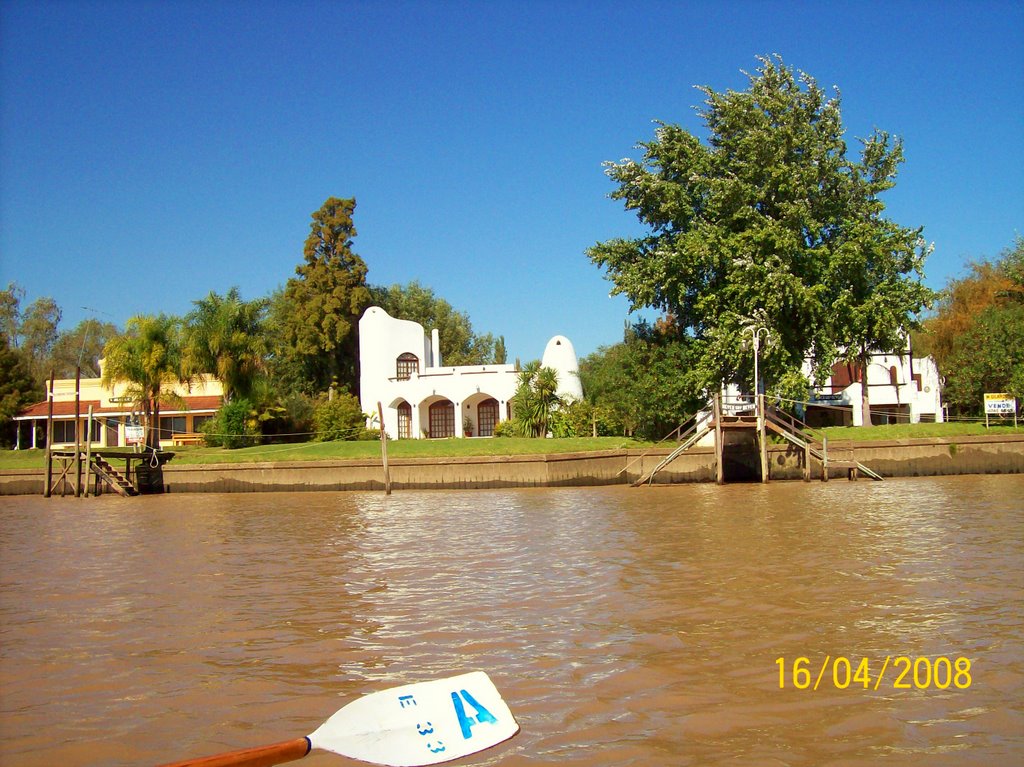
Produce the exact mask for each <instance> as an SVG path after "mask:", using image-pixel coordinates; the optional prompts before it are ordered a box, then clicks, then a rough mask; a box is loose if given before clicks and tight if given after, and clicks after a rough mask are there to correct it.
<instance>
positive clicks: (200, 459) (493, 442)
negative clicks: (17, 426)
mask: <svg viewBox="0 0 1024 767" xmlns="http://www.w3.org/2000/svg"><path fill="white" fill-rule="evenodd" d="M651 444H652V443H649V442H639V441H637V440H633V439H629V438H627V437H576V438H571V439H525V438H515V437H510V438H504V437H503V438H501V439H403V440H398V441H394V440H392V441H390V442H388V457H389V458H443V457H446V456H450V457H461V456H473V455H480V456H492V455H530V454H538V453H580V452H592V451H596V450H618V449H621V448H627V447H644V446H649V445H651ZM171 452H173V453H174V463H175V464H210V463H249V462H258V461H331V460H338V459H346V458H370V459H379V458H380V442H378V441H376V440H374V441H369V442H305V443H301V444H295V445H260V446H258V447H245V448H239V449H238V450H225V449H223V448H219V447H195V446H186V447H177V448H173V449H172V450H171ZM45 466H46V451H44V450H2V451H0V469H20V468H43V467H45Z"/></svg>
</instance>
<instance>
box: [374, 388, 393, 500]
mask: <svg viewBox="0 0 1024 767" xmlns="http://www.w3.org/2000/svg"><path fill="white" fill-rule="evenodd" d="M377 415H379V416H380V455H381V463H383V464H384V495H391V470H390V469H389V468H388V433H387V432H386V431H385V430H384V406H383V405H382V404H381V403H380V402H378V403H377Z"/></svg>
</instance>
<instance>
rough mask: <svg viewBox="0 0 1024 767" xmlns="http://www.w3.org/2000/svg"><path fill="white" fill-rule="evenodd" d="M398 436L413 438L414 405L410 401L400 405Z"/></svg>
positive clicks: (400, 437)
mask: <svg viewBox="0 0 1024 767" xmlns="http://www.w3.org/2000/svg"><path fill="white" fill-rule="evenodd" d="M398 438H399V439H412V405H410V404H409V403H408V402H402V403H400V404H399V405H398Z"/></svg>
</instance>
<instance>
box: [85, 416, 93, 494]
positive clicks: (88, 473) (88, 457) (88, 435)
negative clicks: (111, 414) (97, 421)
mask: <svg viewBox="0 0 1024 767" xmlns="http://www.w3.org/2000/svg"><path fill="white" fill-rule="evenodd" d="M91 477H92V405H89V421H88V423H87V424H86V427H85V497H86V498H88V497H89V480H90V478H91Z"/></svg>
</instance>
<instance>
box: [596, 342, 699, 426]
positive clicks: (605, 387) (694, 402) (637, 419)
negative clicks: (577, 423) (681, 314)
mask: <svg viewBox="0 0 1024 767" xmlns="http://www.w3.org/2000/svg"><path fill="white" fill-rule="evenodd" d="M697 356H698V355H697V345H695V344H694V343H693V342H691V341H688V340H681V339H679V338H677V337H675V336H674V335H673V334H672V333H671V332H670V330H669V329H668V328H667V327H666V325H665V324H664V323H659V325H658V326H651V325H648V324H647V323H644V322H640V323H637V324H636V325H634V326H632V327H631V328H630V329H629V330H628V331H627V333H626V338H625V339H624V340H623V341H622V342H621V343H618V344H614V345H612V346H605V347H602V348H600V349H598V350H597V351H596V352H594V353H593V354H589V355H587V356H586V357H584V358H583V359H582V360H580V380H581V382H582V384H583V392H584V396H585V397H586V399H587V401H588V402H589V403H590V404H591V406H592V407H593V408H595V410H596V412H597V413H598V415H599V418H600V420H601V425H602V428H603V429H605V430H608V431H611V430H614V433H619V434H624V435H628V436H636V437H639V438H642V439H651V440H660V439H662V438H663V437H664V436H665V435H666V434H668V433H669V432H670V431H672V430H673V429H674V428H675V427H677V426H678V425H679V424H680V423H682V422H683V421H684V420H685V419H686V418H688V417H689V416H691V415H693V414H694V413H695V412H697V410H699V409H700V407H702V406H703V405H704V404H705V403H706V400H703V401H702V397H701V395H702V386H701V383H700V380H699V375H698V367H697V365H696V364H695V362H696V358H697Z"/></svg>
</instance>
